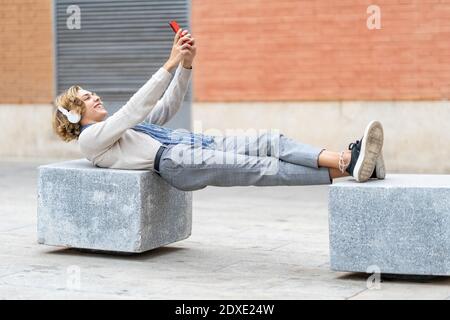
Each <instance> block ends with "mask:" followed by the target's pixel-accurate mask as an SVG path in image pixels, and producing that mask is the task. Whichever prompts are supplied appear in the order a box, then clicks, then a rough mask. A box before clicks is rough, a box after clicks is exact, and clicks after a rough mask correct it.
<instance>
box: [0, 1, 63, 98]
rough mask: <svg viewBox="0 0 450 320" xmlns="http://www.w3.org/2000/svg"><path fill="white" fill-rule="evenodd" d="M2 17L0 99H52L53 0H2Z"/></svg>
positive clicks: (0, 8) (0, 31) (0, 14)
mask: <svg viewBox="0 0 450 320" xmlns="http://www.w3.org/2000/svg"><path fill="white" fill-rule="evenodd" d="M0 20H1V21H0V80H1V85H0V103H2V104H8V103H11V104H16V103H17V104H26V103H50V102H51V101H52V98H53V85H54V83H53V82H54V81H53V37H52V17H51V0H39V1H34V0H0Z"/></svg>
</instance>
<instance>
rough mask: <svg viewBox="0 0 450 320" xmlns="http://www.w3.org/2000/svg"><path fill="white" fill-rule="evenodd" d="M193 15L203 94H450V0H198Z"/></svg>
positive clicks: (198, 95) (250, 97) (213, 97)
mask: <svg viewBox="0 0 450 320" xmlns="http://www.w3.org/2000/svg"><path fill="white" fill-rule="evenodd" d="M371 4H376V5H378V6H379V7H380V9H381V29H380V30H376V29H375V30H369V29H368V28H367V26H366V20H367V17H368V16H369V14H367V13H366V10H367V7H368V6H369V5H371ZM192 14H193V18H192V21H193V25H192V29H193V33H194V36H195V38H196V39H197V42H198V57H197V62H196V72H195V78H194V80H195V99H196V100H197V101H289V100H293V101H295V100H422V99H423V100H434V99H436V100H440V99H448V98H450V0H376V1H373V0H368V1H365V0H339V1H328V0H309V1H306V0H277V1H263V0H246V1H241V0H222V1H205V0H192Z"/></svg>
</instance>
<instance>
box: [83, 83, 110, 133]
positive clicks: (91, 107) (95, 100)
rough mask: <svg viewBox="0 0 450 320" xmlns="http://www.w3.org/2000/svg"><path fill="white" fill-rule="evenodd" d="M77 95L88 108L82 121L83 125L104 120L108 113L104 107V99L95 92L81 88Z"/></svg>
mask: <svg viewBox="0 0 450 320" xmlns="http://www.w3.org/2000/svg"><path fill="white" fill-rule="evenodd" d="M77 97H78V98H79V99H81V100H82V101H83V102H84V104H85V106H86V110H85V112H84V114H83V117H82V119H81V121H80V123H81V124H82V125H86V124H89V123H92V122H100V121H103V120H104V119H105V118H106V116H107V115H108V111H107V110H106V109H105V108H104V106H103V103H102V100H101V99H100V97H99V96H97V95H96V94H95V93H94V92H91V91H88V90H84V89H81V90H79V91H78V92H77Z"/></svg>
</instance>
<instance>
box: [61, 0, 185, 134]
mask: <svg viewBox="0 0 450 320" xmlns="http://www.w3.org/2000/svg"><path fill="white" fill-rule="evenodd" d="M71 5H77V6H78V7H79V8H80V12H81V14H80V17H81V28H80V29H69V28H68V27H67V25H66V23H67V19H68V17H70V13H67V8H68V7H69V6H71ZM189 16H190V4H189V1H188V0H161V1H158V0H133V1H124V0H94V1H92V0H75V1H74V0H54V27H55V28H54V29H55V57H56V68H55V70H56V74H55V77H56V83H57V85H56V88H57V91H58V92H57V93H60V92H61V91H63V90H64V89H66V88H68V87H69V86H71V85H73V84H79V85H81V86H82V87H85V88H86V89H88V90H92V91H95V92H97V93H98V94H99V95H100V96H101V97H102V99H103V100H104V102H105V106H106V107H107V109H108V112H109V114H112V113H114V112H115V111H117V109H118V108H120V107H121V106H122V105H123V104H124V103H125V102H126V101H127V100H128V99H129V98H130V97H131V96H132V95H133V93H134V92H136V90H138V89H139V87H140V86H142V85H143V84H144V83H145V82H146V81H147V80H148V79H149V78H150V77H151V75H152V74H153V73H154V72H156V71H157V70H158V68H160V67H161V66H162V65H163V64H164V62H165V61H166V60H167V58H168V56H169V53H170V49H171V46H172V41H173V31H172V30H171V29H170V27H169V25H168V22H169V21H171V20H177V21H178V23H179V24H180V25H181V26H182V27H184V28H186V27H187V28H190V21H189ZM190 102H191V89H190V90H189V92H188V94H187V95H186V98H185V102H184V105H183V107H182V109H181V110H180V112H179V114H177V116H176V117H175V118H174V119H173V120H172V121H170V123H169V124H168V126H170V127H172V128H186V129H189V128H190V104H191V103H190Z"/></svg>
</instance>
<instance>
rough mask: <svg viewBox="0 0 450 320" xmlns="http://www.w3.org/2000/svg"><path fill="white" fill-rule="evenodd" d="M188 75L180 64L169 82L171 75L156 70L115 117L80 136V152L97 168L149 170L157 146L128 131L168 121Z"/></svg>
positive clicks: (91, 127)
mask: <svg viewBox="0 0 450 320" xmlns="http://www.w3.org/2000/svg"><path fill="white" fill-rule="evenodd" d="M191 73H192V70H191V69H186V68H184V67H183V66H182V65H181V64H180V65H179V66H178V68H177V70H176V72H175V76H174V78H173V80H172V81H170V80H171V78H172V74H171V73H170V72H168V71H167V70H166V69H164V68H160V69H159V70H158V71H157V72H156V73H155V74H154V75H153V76H152V77H151V79H150V80H148V81H147V83H145V84H144V85H143V86H142V87H141V88H140V89H139V90H138V91H137V92H136V93H135V94H134V95H133V96H132V97H131V98H130V100H128V102H127V103H126V104H125V105H124V106H123V107H121V108H120V109H119V110H118V111H117V112H116V113H114V114H113V115H112V116H110V117H107V118H106V119H105V120H104V121H101V122H97V123H95V124H93V125H91V126H89V127H87V128H86V129H84V130H83V132H81V134H80V136H79V138H78V143H79V147H80V151H81V152H82V153H83V155H84V156H85V157H86V158H87V159H88V160H89V161H91V162H92V163H93V164H94V165H95V166H98V167H103V168H116V169H148V170H149V169H153V162H154V160H155V156H156V152H157V151H158V148H159V146H160V145H161V143H160V142H159V141H157V140H155V139H153V138H152V137H150V136H149V135H147V134H145V133H143V132H138V131H135V130H133V129H130V128H132V127H134V126H135V125H137V124H140V123H142V122H144V121H145V122H148V123H154V124H157V125H163V124H165V123H166V122H167V121H169V120H170V119H171V118H172V117H173V116H174V115H175V114H176V113H177V111H178V110H179V109H180V106H181V105H182V102H183V99H184V96H185V95H186V92H187V89H188V85H189V80H190V78H191ZM169 83H170V85H169ZM166 89H167V90H166ZM164 91H165V92H164ZM163 93H164V95H163ZM161 96H162V97H161Z"/></svg>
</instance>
